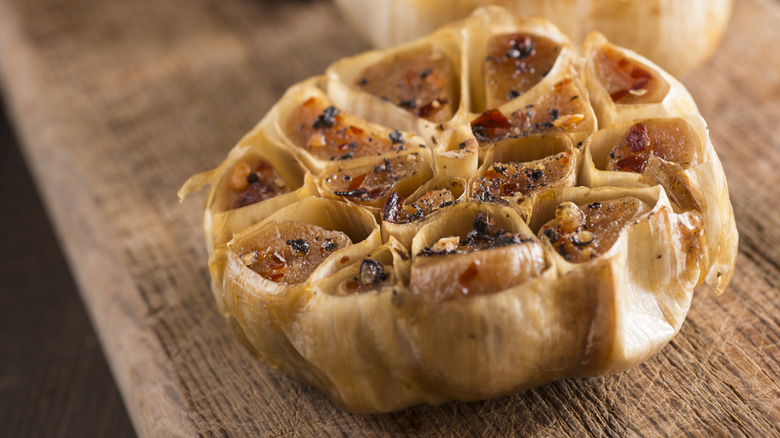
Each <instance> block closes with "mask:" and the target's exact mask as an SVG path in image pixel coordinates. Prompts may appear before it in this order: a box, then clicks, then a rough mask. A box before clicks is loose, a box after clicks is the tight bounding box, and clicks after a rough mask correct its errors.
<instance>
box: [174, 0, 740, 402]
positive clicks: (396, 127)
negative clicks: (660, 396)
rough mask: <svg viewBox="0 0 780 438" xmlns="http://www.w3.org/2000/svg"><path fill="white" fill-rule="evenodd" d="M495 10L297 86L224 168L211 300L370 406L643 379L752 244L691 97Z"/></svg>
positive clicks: (265, 346)
mask: <svg viewBox="0 0 780 438" xmlns="http://www.w3.org/2000/svg"><path fill="white" fill-rule="evenodd" d="M583 53H584V54H585V55H584V57H581V56H580V55H578V52H577V51H576V50H575V49H574V47H573V46H572V45H571V43H570V42H569V41H568V39H567V38H566V37H565V36H564V35H563V34H562V33H561V32H559V31H558V30H557V29H556V28H555V27H554V26H553V25H552V24H550V23H549V22H547V21H544V20H543V19H538V18H515V17H512V16H511V15H510V14H509V13H508V12H507V11H506V10H504V9H501V8H497V7H492V8H484V9H479V10H477V11H476V12H475V13H474V14H473V15H472V16H471V17H469V18H468V19H466V20H465V21H462V22H459V23H455V24H452V25H450V26H448V27H445V28H442V29H441V30H439V31H437V32H436V33H434V34H432V35H430V36H428V37H426V38H423V39H420V40H417V41H415V42H412V43H409V44H407V45H403V46H399V47H395V48H392V49H388V50H383V51H373V52H368V53H365V54H362V55H358V56H355V57H353V58H349V59H344V60H341V61H338V62H336V63H335V64H333V65H332V66H331V67H330V68H329V69H328V70H327V72H326V74H325V75H323V76H318V77H314V78H311V79H309V80H306V81H304V82H302V83H299V84H297V85H294V86H292V87H291V88H290V89H289V90H288V91H287V93H286V94H285V95H284V96H283V97H282V99H281V101H280V102H279V103H278V104H277V105H276V106H274V108H273V109H272V110H271V111H270V112H269V113H268V115H266V117H265V118H263V120H262V121H261V122H260V123H259V124H258V125H257V127H255V128H254V129H253V130H252V131H251V132H250V133H249V134H247V135H246V136H245V137H244V138H243V139H241V141H240V142H239V143H238V145H236V146H235V147H234V148H233V150H232V151H230V153H229V154H228V157H227V159H226V160H225V161H224V162H223V163H222V164H221V165H220V166H219V167H217V168H216V169H214V170H212V171H209V172H205V173H203V174H200V175H196V176H194V177H193V178H191V179H190V180H189V181H188V182H187V183H186V184H185V185H184V187H183V188H182V190H181V192H180V195H181V196H184V195H186V194H187V193H190V192H193V191H196V190H198V189H200V188H201V187H202V186H203V185H206V184H208V185H210V190H209V194H208V198H207V200H206V206H205V220H204V227H205V235H206V241H207V242H206V243H207V247H208V249H209V256H210V258H209V267H210V272H211V277H212V289H213V291H214V294H215V297H216V301H217V303H218V306H219V309H220V311H221V312H222V314H223V315H224V316H225V318H226V319H227V321H228V323H229V325H230V327H231V329H232V330H233V331H234V332H235V334H236V336H237V337H238V338H239V340H240V341H241V342H242V343H243V344H244V345H246V347H247V348H249V349H250V350H251V351H252V352H253V353H254V354H256V355H257V356H258V357H259V358H260V359H262V360H263V361H265V362H266V363H268V364H269V365H271V366H272V367H275V368H279V369H281V370H283V371H284V372H286V373H287V374H289V375H291V376H294V377H295V378H297V379H300V380H302V381H305V382H308V383H310V384H312V385H314V386H316V387H318V388H320V389H321V390H322V391H324V392H325V393H326V394H327V395H328V396H329V397H330V398H331V399H332V400H333V402H334V403H336V404H337V405H339V406H341V407H343V408H345V409H347V410H350V411H353V412H364V413H369V412H372V413H374V412H387V411H393V410H398V409H402V408H404V407H407V406H410V405H413V404H417V403H431V404H436V403H442V402H444V401H447V400H453V399H457V400H478V399H485V398H490V397H497V396H500V395H504V394H511V393H514V392H517V391H522V390H524V389H527V388H532V387H534V386H538V385H541V384H543V383H545V382H550V381H552V380H556V379H561V378H565V377H572V376H593V375H598V374H603V373H609V372H616V371H620V370H623V369H626V368H628V367H631V366H633V365H635V364H637V363H639V362H641V361H643V360H645V359H647V358H648V357H649V356H651V355H652V354H654V353H656V352H657V351H659V350H660V349H661V348H662V347H663V346H664V345H666V344H667V343H668V342H669V340H670V339H671V338H672V337H673V336H674V335H675V334H676V333H677V332H678V331H679V329H680V326H681V324H682V323H683V320H684V319H685V316H686V313H687V311H688V308H689V306H690V303H691V298H692V294H693V290H694V287H696V286H697V285H699V284H702V283H705V282H706V283H707V284H709V285H710V286H712V288H713V289H714V290H715V291H716V292H717V293H720V292H722V291H723V290H724V289H725V288H726V285H727V284H728V282H729V279H730V277H731V273H732V270H733V266H734V259H735V256H736V250H737V232H736V228H735V224H734V217H733V213H732V210H731V205H730V202H729V197H728V190H727V187H726V180H725V176H724V173H723V169H722V167H721V164H720V162H719V160H718V157H717V155H716V154H715V150H714V148H713V146H712V144H711V142H710V139H709V136H708V133H707V127H706V124H705V123H704V120H702V118H701V116H700V115H699V114H698V111H697V109H696V105H695V104H694V102H693V100H692V99H691V97H690V95H689V94H688V93H687V91H686V90H685V89H684V88H683V86H682V85H680V83H679V82H677V81H676V80H675V79H674V78H672V77H671V76H670V75H669V74H667V73H666V72H664V71H662V70H661V69H660V68H659V67H657V66H656V65H655V64H653V63H652V62H650V61H649V60H648V59H646V58H644V57H641V56H639V55H637V54H635V53H634V52H631V51H629V50H626V49H623V48H620V47H617V46H614V45H612V44H611V43H609V42H608V41H607V40H606V39H605V38H604V37H603V36H601V35H599V34H592V35H590V36H588V38H587V40H586V42H585V48H584V51H583Z"/></svg>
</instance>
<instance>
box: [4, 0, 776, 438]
mask: <svg viewBox="0 0 780 438" xmlns="http://www.w3.org/2000/svg"><path fill="white" fill-rule="evenodd" d="M778 41H780V2H778V1H776V0H737V1H736V5H735V11H734V16H733V19H732V22H731V24H730V27H729V31H728V33H727V35H726V38H725V39H724V41H723V44H722V46H721V48H720V50H719V52H718V53H717V54H716V56H715V57H714V58H713V59H712V61H710V62H709V63H708V64H706V65H705V66H703V67H701V68H700V69H698V70H696V71H694V72H693V73H691V74H689V75H688V76H686V77H684V78H683V80H684V82H685V84H686V85H687V86H688V87H689V89H690V91H691V93H692V94H693V95H694V98H695V99H696V100H697V102H698V104H699V106H700V109H701V112H702V113H703V115H704V117H705V118H706V119H707V120H708V122H709V125H710V132H711V135H712V140H713V143H714V144H715V147H716V149H717V150H718V152H719V153H720V156H721V159H722V161H723V164H724V167H725V170H726V173H727V175H728V178H729V184H730V189H731V196H732V200H733V205H734V210H735V214H736V217H737V222H738V225H739V229H740V232H741V236H740V254H739V257H738V259H737V271H736V274H735V276H734V279H733V281H732V285H731V287H730V288H729V289H728V290H727V291H726V293H725V294H724V295H722V296H720V297H716V296H713V295H711V294H709V293H706V292H700V293H698V294H697V295H696V296H695V298H694V301H693V306H692V308H691V311H690V314H689V316H688V319H687V321H686V322H685V324H684V325H683V328H682V331H681V333H680V335H679V336H677V337H676V338H675V339H674V340H673V341H672V342H671V344H670V345H669V346H667V347H666V348H665V349H664V350H663V351H662V352H661V353H659V354H658V355H656V356H654V357H653V358H651V359H650V360H649V361H647V362H646V363H645V364H643V365H641V366H638V367H636V368H634V369H631V370H629V371H626V372H623V373H620V374H617V375H613V376H604V377H598V378H590V379H569V380H564V381H560V382H556V383H552V384H548V385H545V386H542V387H541V388H538V389H536V390H533V391H527V392H525V393H522V394H519V395H515V396H512V397H506V398H501V399H497V400H489V401H485V402H475V403H447V404H445V405H442V406H438V407H431V406H418V407H414V408H411V409H408V410H405V411H402V412H398V413H394V414H388V415H377V416H360V415H351V414H348V413H346V412H343V411H340V410H339V409H337V408H335V407H334V406H333V405H331V404H330V402H329V401H328V400H327V398H325V397H324V396H323V395H322V394H321V393H320V392H318V391H317V390H314V389H312V388H310V387H308V386H306V385H303V384H300V383H298V382H296V381H294V380H292V379H289V378H287V377H285V376H284V375H282V374H280V373H279V372H276V371H274V370H271V369H269V368H268V367H266V366H264V365H262V364H260V363H259V362H258V361H257V360H255V359H254V358H253V357H252V356H251V355H250V354H249V353H248V352H247V351H246V350H245V349H244V348H243V347H242V346H241V345H240V344H239V343H238V342H236V341H235V340H234V339H233V336H232V335H231V334H230V333H229V331H228V329H227V327H226V325H225V324H224V322H223V320H222V319H221V317H220V316H219V315H218V313H217V311H216V307H215V305H214V302H213V298H212V296H211V292H210V291H209V287H208V272H207V269H206V251H205V249H204V247H203V235H202V231H201V203H202V199H203V198H202V196H201V198H200V199H188V201H187V202H186V203H184V204H181V205H180V204H178V202H177V200H176V191H177V189H178V188H179V186H180V185H181V184H182V183H183V182H184V181H185V180H186V178H187V177H188V176H190V175H191V174H193V173H196V172H199V171H203V170H206V169H209V168H211V167H213V166H215V165H216V164H217V163H219V162H220V161H221V160H222V159H223V157H224V156H225V154H226V152H227V150H228V149H229V148H230V147H231V146H232V144H233V143H234V142H235V141H236V140H237V139H238V138H240V137H241V135H242V134H243V133H244V132H246V131H248V130H249V129H250V128H251V127H252V126H253V125H254V123H255V122H257V121H258V120H259V119H260V118H261V117H262V116H263V114H264V113H265V112H266V111H267V110H268V109H269V108H270V107H271V106H272V105H273V103H274V102H275V101H276V100H277V99H278V98H279V97H280V96H281V94H282V93H283V92H284V90H285V89H286V88H287V87H288V86H290V85H291V84H293V83H295V82H297V81H299V80H302V79H304V78H306V77H309V76H312V75H315V74H319V73H321V72H322V71H323V70H324V68H325V67H326V66H327V65H328V64H329V63H331V62H332V61H334V60H336V59H338V58H340V57H343V56H347V55H351V54H355V53H357V52H359V51H362V50H365V49H367V46H366V45H365V43H363V42H361V40H359V39H358V38H357V37H356V36H355V34H353V33H352V31H351V30H349V29H348V28H347V27H346V26H345V24H344V22H343V21H342V19H341V18H340V16H339V15H338V14H337V12H336V11H335V9H334V7H333V6H332V5H331V4H330V3H327V2H324V1H304V0H299V1H286V2H273V1H260V0H258V1H251V0H200V1H193V0H166V1H159V0H135V1H126V2H117V1H109V0H71V1H64V0H39V1H35V2H31V1H27V0H0V83H2V87H3V88H2V89H3V93H4V94H5V96H6V98H7V101H8V105H9V108H10V110H11V113H12V116H13V119H14V121H15V123H16V125H17V128H18V130H19V133H20V134H21V139H22V142H23V145H24V150H25V154H26V158H27V160H28V162H29V164H30V165H31V167H32V170H33V173H34V175H35V178H36V180H37V183H38V184H39V186H40V188H41V190H42V192H43V195H44V199H45V201H46V203H47V208H48V210H49V213H50V215H51V216H52V218H53V221H54V223H55V226H56V229H57V232H58V235H59V237H60V239H61V240H62V243H63V244H64V248H65V250H66V253H67V257H68V259H69V262H70V265H71V267H72V269H73V271H74V274H75V277H76V278H77V282H78V284H79V287H80V289H81V292H82V296H83V299H84V301H85V303H86V305H87V308H88V310H89V312H90V315H91V318H92V321H93V323H94V325H95V326H96V329H97V331H98V333H99V335H100V339H101V343H102V345H103V348H104V350H105V352H106V355H107V357H108V360H109V363H110V366H111V369H112V371H113V373H114V376H115V378H116V380H117V382H118V384H119V387H120V389H121V392H122V394H123V397H124V400H125V403H126V405H127V408H128V410H129V413H130V416H131V418H132V420H133V423H134V425H135V427H136V429H137V431H138V433H139V435H141V436H195V435H202V436H223V435H230V436H244V435H262V436H277V435H296V436H298V435H301V436H308V435H318V436H319V435H350V436H353V435H354V436H365V435H383V434H393V435H398V434H407V433H414V434H417V435H421V436H433V435H439V434H443V435H458V436H460V435H466V434H468V435H488V436H503V435H512V434H516V435H523V436H525V435H545V436H547V435H588V434H592V435H605V434H606V435H663V436H669V435H681V434H694V435H705V436H706V435H740V434H747V435H751V436H767V435H777V434H780V346H778V343H779V342H780V208H778V206H780V190H779V189H778V188H779V187H780V129H778V124H780V75H779V74H778V72H780V50H778V46H777V44H778V43H777V42H778ZM196 198H197V197H196ZM42 268H43V269H42V273H41V275H45V267H42Z"/></svg>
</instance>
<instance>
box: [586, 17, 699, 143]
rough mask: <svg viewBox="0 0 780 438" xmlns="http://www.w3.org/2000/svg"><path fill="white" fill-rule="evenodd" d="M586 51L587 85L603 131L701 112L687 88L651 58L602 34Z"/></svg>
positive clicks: (589, 40)
mask: <svg viewBox="0 0 780 438" xmlns="http://www.w3.org/2000/svg"><path fill="white" fill-rule="evenodd" d="M584 49H585V59H586V62H587V69H586V79H587V86H588V90H589V92H590V100H591V104H592V105H593V109H594V110H595V113H596V117H597V118H598V121H599V128H603V127H608V126H610V125H613V124H616V123H621V122H625V121H629V120H634V119H640V118H648V117H656V116H685V115H688V114H697V113H698V108H697V107H696V104H695V103H694V101H693V98H692V97H691V95H690V94H689V93H688V91H687V90H686V89H685V87H684V86H683V85H682V84H681V83H680V82H679V81H678V80H677V79H675V78H674V77H672V76H671V75H670V74H668V73H666V72H665V71H663V70H661V69H660V68H659V67H658V66H657V65H656V64H654V63H653V62H651V61H650V60H649V59H647V58H645V57H643V56H641V55H639V54H637V53H635V52H632V51H630V50H628V49H624V48H622V47H618V46H615V45H613V44H611V43H610V42H609V41H607V40H606V38H604V36H603V35H601V34H600V33H598V32H592V33H590V34H589V35H588V37H587V38H586V40H585V44H584Z"/></svg>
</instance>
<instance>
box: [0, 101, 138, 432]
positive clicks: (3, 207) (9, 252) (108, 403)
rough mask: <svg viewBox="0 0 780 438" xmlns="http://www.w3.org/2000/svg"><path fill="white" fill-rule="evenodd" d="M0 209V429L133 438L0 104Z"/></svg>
mask: <svg viewBox="0 0 780 438" xmlns="http://www.w3.org/2000/svg"><path fill="white" fill-rule="evenodd" d="M0 211H2V212H3V214H1V215H0V239H2V240H1V241H2V248H3V253H2V255H0V261H1V263H0V284H2V285H3V289H2V291H3V292H2V293H0V351H2V359H0V436H4V437H41V438H43V437H117V438H119V437H132V436H134V434H133V426H132V424H131V423H130V418H128V416H127V411H126V410H125V407H124V405H123V404H122V399H121V397H120V395H119V391H118V389H117V387H116V384H115V383H114V379H113V378H112V377H111V373H110V372H109V370H108V365H107V364H106V359H105V358H104V357H103V353H102V352H101V351H100V345H99V344H98V340H97V337H96V335H95V332H94V330H93V329H92V327H91V326H90V322H89V319H88V317H87V314H86V311H85V309H84V306H83V305H82V303H81V299H80V298H79V293H78V290H77V289H76V285H75V284H74V282H73V278H72V276H71V275H70V272H69V271H68V266H67V265H66V263H65V258H64V256H63V254H62V251H61V250H60V248H59V245H58V244H57V240H56V238H55V236H54V233H53V232H52V229H51V225H50V224H49V221H47V219H46V213H45V212H44V210H43V205H42V204H41V200H40V198H39V197H38V194H37V193H36V191H35V187H34V186H33V182H32V179H31V177H30V175H29V173H28V172H27V169H26V166H25V165H24V162H23V161H22V157H21V155H20V154H19V149H18V147H17V145H16V142H15V140H14V136H13V135H12V133H11V128H10V126H9V124H8V122H7V120H6V118H5V114H4V112H3V111H2V105H0ZM42 274H45V275H42Z"/></svg>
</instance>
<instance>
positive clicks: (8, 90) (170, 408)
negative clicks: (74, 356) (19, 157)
mask: <svg viewBox="0 0 780 438" xmlns="http://www.w3.org/2000/svg"><path fill="white" fill-rule="evenodd" d="M16 14H17V13H16V11H14V10H12V9H11V8H9V7H8V5H7V4H5V3H2V2H0V52H2V53H3V54H4V55H3V57H2V58H0V83H2V85H3V91H4V93H5V98H6V102H7V105H8V109H9V116H10V117H11V119H12V120H13V122H14V124H15V126H16V127H17V129H19V136H20V139H21V143H22V144H23V145H30V144H34V145H35V147H23V153H24V154H25V159H26V162H27V163H28V166H29V167H30V170H31V172H32V173H33V175H34V179H35V181H36V183H37V185H38V189H39V191H40V192H41V196H42V198H43V199H44V203H45V205H46V207H47V213H48V214H49V216H50V217H52V218H55V220H53V221H52V222H53V224H54V227H55V231H56V234H57V237H58V239H59V240H60V243H61V245H62V247H63V250H64V251H65V253H66V255H67V259H68V262H69V264H70V268H71V271H72V272H73V274H74V277H75V280H76V283H77V285H78V288H79V290H80V293H81V294H82V298H83V301H84V303H85V305H86V306H87V308H88V310H89V312H88V313H89V315H90V319H91V321H92V324H93V325H94V326H95V328H96V332H97V334H98V337H99V339H100V343H101V346H102V347H103V349H104V351H109V352H110V354H107V360H108V363H109V368H110V369H111V372H112V374H113V376H114V379H115V380H116V381H117V384H118V386H119V389H120V392H121V394H122V397H123V399H124V401H125V406H126V408H127V409H128V412H129V414H130V418H131V420H132V422H133V425H134V427H135V429H136V432H137V433H138V435H139V436H168V437H185V436H186V437H190V436H195V435H196V434H197V431H196V428H195V427H194V424H193V422H192V421H191V419H190V416H189V413H188V411H187V408H186V405H185V403H184V402H183V401H182V395H181V394H180V390H179V386H178V385H176V384H175V383H174V382H173V381H172V378H171V375H170V373H169V372H168V370H167V369H166V364H165V363H162V362H159V361H154V360H150V359H153V358H166V357H167V356H168V355H167V353H166V352H165V351H164V349H163V346H162V345H161V344H160V342H159V341H158V340H157V339H155V338H153V337H150V336H149V334H150V333H152V331H150V330H148V327H147V322H146V316H147V315H146V313H147V312H148V311H149V309H148V306H147V305H146V304H144V303H143V300H142V298H141V294H140V292H138V287H137V285H136V284H135V282H134V281H133V279H132V277H131V276H130V274H129V272H128V271H127V270H126V269H123V267H124V266H127V263H126V260H124V259H123V256H122V252H121V250H120V249H119V245H118V243H117V242H116V241H115V238H114V236H113V235H112V234H111V232H110V230H109V229H108V227H107V226H106V222H105V221H104V220H103V218H102V214H101V210H100V209H99V208H98V206H97V205H96V203H95V202H94V199H92V198H91V197H90V193H91V188H90V187H89V184H88V182H87V181H86V180H85V179H83V178H81V176H82V175H84V174H83V173H82V172H78V171H74V169H79V168H80V167H81V164H80V163H78V162H74V161H73V160H72V159H71V157H70V156H69V155H68V153H67V150H66V148H62V147H58V146H61V145H62V144H66V143H67V141H66V139H65V138H64V137H65V135H66V133H64V132H61V130H59V129H57V128H58V127H59V126H63V124H62V117H63V114H62V113H61V112H56V113H55V111H53V109H52V108H50V107H49V106H47V105H46V104H45V102H43V101H41V100H40V96H38V95H36V94H35V92H34V91H35V90H36V86H37V85H39V84H42V83H45V82H46V81H47V78H46V71H47V70H46V66H45V65H43V64H42V63H41V62H40V60H39V59H37V58H36V57H35V50H34V48H33V47H30V45H29V44H28V42H27V41H26V40H25V38H24V36H23V34H22V33H21V31H20V29H19V28H18V26H17V25H16V23H18V22H19V21H20V20H19V19H18V17H17V15H16ZM9 60H13V63H11V62H8V61H9ZM65 126H67V124H65ZM65 193H66V194H67V196H63V194H65ZM109 291H111V292H109ZM131 292H132V293H131ZM116 297H120V298H121V299H120V300H116V299H115V298H116ZM139 351H147V352H148V353H147V354H138V352H139ZM152 395H154V396H152ZM160 401H164V402H160ZM150 419H156V420H157V421H154V422H150V421H149V420H150Z"/></svg>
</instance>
